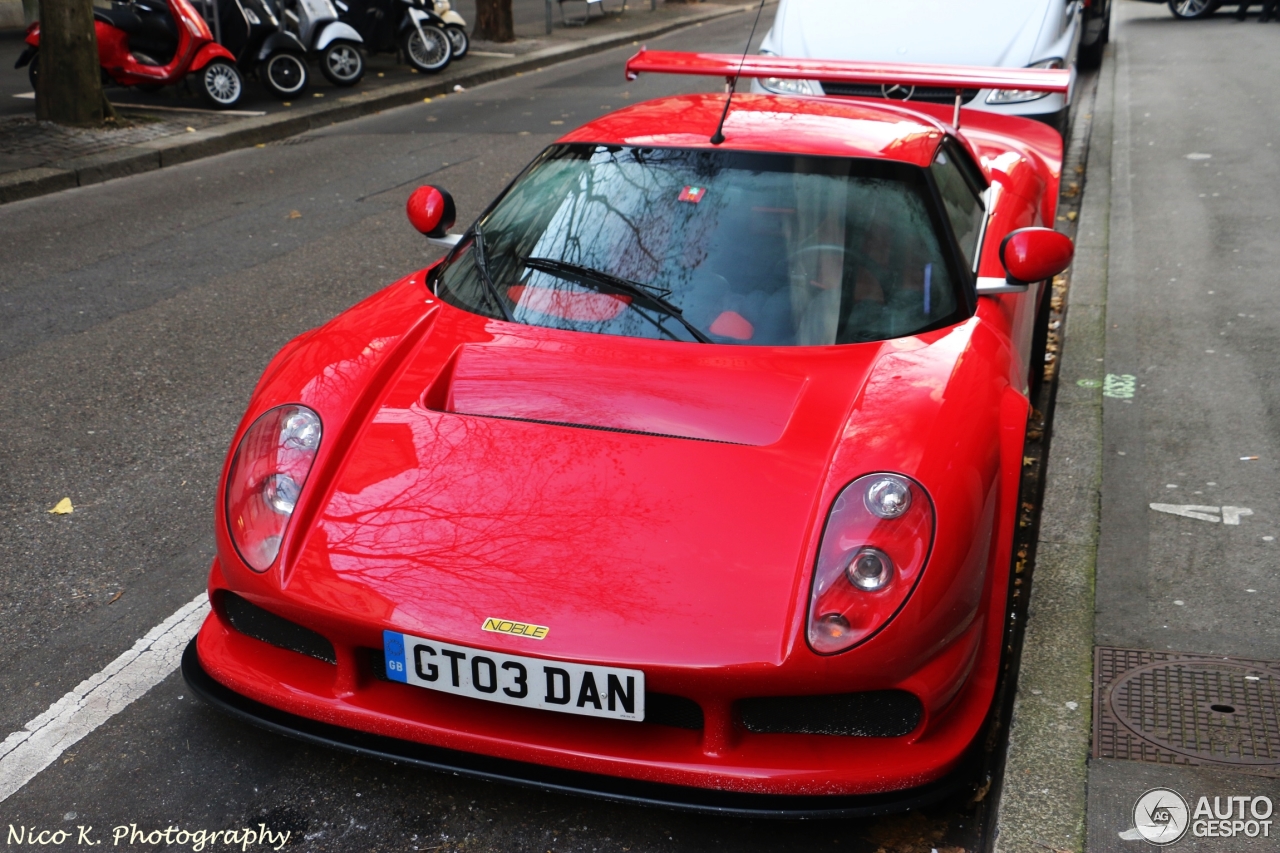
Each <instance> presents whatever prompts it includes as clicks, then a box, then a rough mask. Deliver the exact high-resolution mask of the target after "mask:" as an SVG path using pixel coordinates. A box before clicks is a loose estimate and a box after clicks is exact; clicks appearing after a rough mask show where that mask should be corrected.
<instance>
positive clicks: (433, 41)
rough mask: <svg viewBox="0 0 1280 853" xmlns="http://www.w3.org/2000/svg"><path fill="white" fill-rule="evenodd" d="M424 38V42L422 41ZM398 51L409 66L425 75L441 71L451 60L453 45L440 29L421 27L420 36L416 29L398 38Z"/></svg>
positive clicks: (427, 26)
mask: <svg viewBox="0 0 1280 853" xmlns="http://www.w3.org/2000/svg"><path fill="white" fill-rule="evenodd" d="M423 36H426V40H425V41H424V40H423ZM400 49H401V50H402V51H404V56H405V59H407V60H409V64H410V65H412V66H413V67H414V68H416V69H418V70H419V71H421V72H423V73H425V74H434V73H435V72H437V71H441V70H443V69H444V68H445V66H447V65H448V64H449V62H450V60H452V59H453V43H452V42H450V41H449V37H448V36H447V35H445V32H444V30H443V29H441V28H440V27H433V26H429V25H425V24H424V25H423V27H422V35H419V34H418V30H417V28H416V27H414V28H412V29H409V30H407V31H406V32H405V34H404V35H403V36H401V37H400Z"/></svg>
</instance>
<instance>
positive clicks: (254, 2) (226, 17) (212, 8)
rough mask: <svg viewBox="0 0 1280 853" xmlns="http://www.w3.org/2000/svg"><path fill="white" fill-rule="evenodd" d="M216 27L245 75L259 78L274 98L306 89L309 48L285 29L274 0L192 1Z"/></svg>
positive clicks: (215, 32) (289, 95)
mask: <svg viewBox="0 0 1280 853" xmlns="http://www.w3.org/2000/svg"><path fill="white" fill-rule="evenodd" d="M192 2H194V3H196V4H198V5H199V7H200V8H201V11H203V12H204V14H205V16H206V17H207V18H208V19H209V20H210V21H211V22H212V24H213V32H214V35H215V36H216V37H217V39H218V42H219V43H220V44H222V45H224V46H225V47H226V48H227V49H228V50H230V51H231V52H232V53H233V54H234V55H235V58H236V65H237V66H238V67H239V68H240V70H241V71H242V72H244V73H245V75H249V76H257V78H258V79H259V80H261V81H262V85H263V86H264V87H265V88H266V90H267V91H268V92H270V93H271V94H272V95H274V96H276V97H277V98H280V99H282V100H284V99H288V98H296V97H297V96H298V95H300V94H302V92H303V91H304V90H305V89H306V88H307V61H306V60H307V48H306V45H304V44H303V43H302V42H301V41H300V40H299V39H298V37H297V36H296V35H294V34H293V33H291V32H289V31H288V30H286V29H285V28H284V25H283V24H282V23H281V21H280V14H279V10H278V7H277V6H276V5H275V4H274V3H273V2H272V0H192Z"/></svg>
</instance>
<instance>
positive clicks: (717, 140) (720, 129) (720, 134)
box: [711, 0, 765, 145]
mask: <svg viewBox="0 0 1280 853" xmlns="http://www.w3.org/2000/svg"><path fill="white" fill-rule="evenodd" d="M764 4H765V0H760V8H758V9H756V20H755V23H753V24H752V25H751V35H749V36H747V46H746V47H744V48H743V49H742V59H741V60H740V61H739V62H738V73H736V74H734V75H733V82H731V83H729V93H728V97H726V98H725V99H724V112H722V113H720V123H719V124H717V125H716V132H715V133H714V134H712V135H711V144H712V145H720V144H721V143H723V142H724V120H725V119H727V118H728V117H729V105H730V104H732V103H733V91H734V89H737V88H738V78H739V77H741V76H742V66H744V65H746V64H747V54H748V53H750V52H751V40H752V39H754V38H755V37H756V27H757V26H759V24H760V13H761V12H763V11H764Z"/></svg>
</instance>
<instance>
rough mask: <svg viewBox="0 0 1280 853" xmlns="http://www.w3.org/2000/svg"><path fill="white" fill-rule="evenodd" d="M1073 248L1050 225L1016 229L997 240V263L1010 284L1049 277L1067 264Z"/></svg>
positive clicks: (1073, 246)
mask: <svg viewBox="0 0 1280 853" xmlns="http://www.w3.org/2000/svg"><path fill="white" fill-rule="evenodd" d="M1075 251H1076V247H1075V245H1074V244H1073V243H1072V242H1071V238H1069V237H1067V236H1066V235H1065V234H1059V233H1058V232H1057V231H1054V230H1053V229H1052V228H1019V229H1018V230H1016V231H1010V232H1009V234H1008V235H1007V236H1006V237H1005V238H1004V241H1003V242H1001V243H1000V263H1002V264H1003V265H1004V269H1005V272H1006V273H1008V276H1009V278H1008V280H1009V282H1010V283H1011V284H1030V283H1032V282H1036V281H1044V280H1045V279H1047V278H1053V277H1054V276H1055V275H1057V274H1058V273H1060V272H1062V271H1063V270H1065V269H1066V268H1067V267H1068V266H1070V264H1071V258H1072V256H1073V255H1075Z"/></svg>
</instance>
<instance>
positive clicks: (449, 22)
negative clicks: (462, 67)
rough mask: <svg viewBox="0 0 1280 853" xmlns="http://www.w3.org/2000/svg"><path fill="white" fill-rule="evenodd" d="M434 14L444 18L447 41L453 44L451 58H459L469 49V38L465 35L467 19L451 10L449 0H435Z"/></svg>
mask: <svg viewBox="0 0 1280 853" xmlns="http://www.w3.org/2000/svg"><path fill="white" fill-rule="evenodd" d="M435 6H436V14H437V15H439V16H440V17H441V18H443V19H444V23H445V28H444V31H445V32H446V33H448V34H449V43H450V44H452V45H453V58H454V59H461V58H462V57H464V56H466V55H467V51H468V50H470V49H471V39H470V38H469V37H468V36H467V21H466V19H465V18H463V17H462V16H461V15H459V14H458V13H457V12H455V11H454V10H453V7H452V6H451V5H449V0H435Z"/></svg>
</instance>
